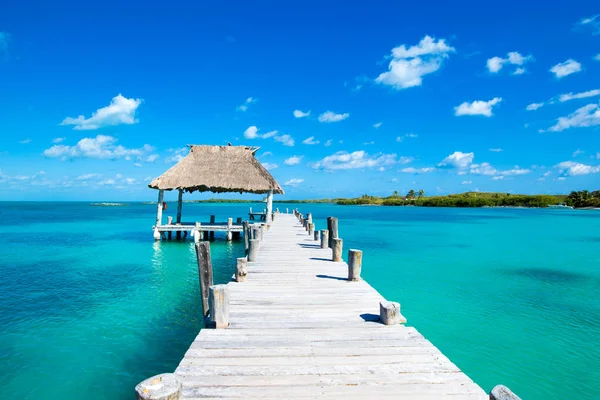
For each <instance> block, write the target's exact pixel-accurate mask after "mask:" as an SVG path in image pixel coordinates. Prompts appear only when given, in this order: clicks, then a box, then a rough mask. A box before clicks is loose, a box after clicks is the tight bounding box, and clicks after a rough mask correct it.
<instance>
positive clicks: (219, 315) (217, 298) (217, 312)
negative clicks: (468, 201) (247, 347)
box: [209, 285, 229, 329]
mask: <svg viewBox="0 0 600 400" xmlns="http://www.w3.org/2000/svg"><path fill="white" fill-rule="evenodd" d="M209 308H210V322H211V323H212V324H213V325H214V327H215V328H216V329H225V328H227V327H228V326H229V290H227V285H212V286H211V287H210V288H209Z"/></svg>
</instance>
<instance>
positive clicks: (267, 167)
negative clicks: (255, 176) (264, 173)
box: [261, 162, 279, 170]
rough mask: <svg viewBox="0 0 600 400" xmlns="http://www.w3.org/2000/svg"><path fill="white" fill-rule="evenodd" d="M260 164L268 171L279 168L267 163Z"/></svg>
mask: <svg viewBox="0 0 600 400" xmlns="http://www.w3.org/2000/svg"><path fill="white" fill-rule="evenodd" d="M261 164H262V166H263V167H265V168H266V169H268V170H272V169H275V168H277V167H279V165H277V164H273V163H268V162H266V163H261Z"/></svg>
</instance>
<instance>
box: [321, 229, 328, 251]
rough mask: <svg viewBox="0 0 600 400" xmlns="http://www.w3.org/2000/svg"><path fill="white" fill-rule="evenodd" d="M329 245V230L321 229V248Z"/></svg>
mask: <svg viewBox="0 0 600 400" xmlns="http://www.w3.org/2000/svg"><path fill="white" fill-rule="evenodd" d="M327 247H329V231H328V230H327V229H322V230H321V248H322V249H326V248H327Z"/></svg>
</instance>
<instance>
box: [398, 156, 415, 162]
mask: <svg viewBox="0 0 600 400" xmlns="http://www.w3.org/2000/svg"><path fill="white" fill-rule="evenodd" d="M413 161H415V158H414V157H405V156H401V157H400V158H398V164H410V163H411V162H413Z"/></svg>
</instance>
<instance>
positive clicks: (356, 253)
mask: <svg viewBox="0 0 600 400" xmlns="http://www.w3.org/2000/svg"><path fill="white" fill-rule="evenodd" d="M361 269H362V251H360V250H354V249H350V250H348V280H349V281H354V282H356V281H360V271H361Z"/></svg>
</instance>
